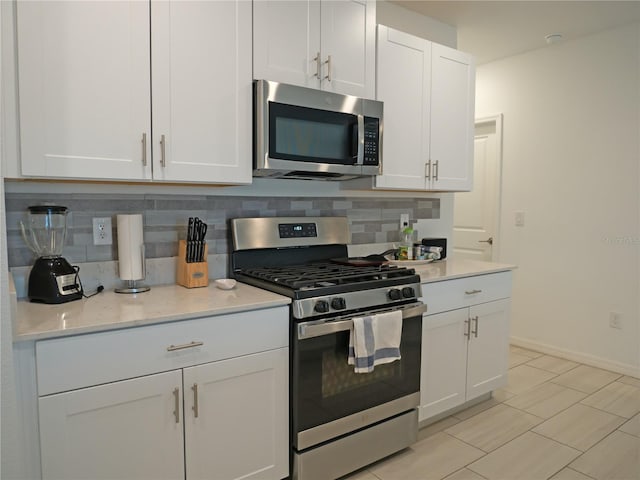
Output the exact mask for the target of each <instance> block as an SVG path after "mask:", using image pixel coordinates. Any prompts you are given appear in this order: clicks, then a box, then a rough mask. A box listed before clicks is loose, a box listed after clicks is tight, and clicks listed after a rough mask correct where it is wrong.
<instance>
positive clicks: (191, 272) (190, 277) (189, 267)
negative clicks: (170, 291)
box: [176, 240, 209, 288]
mask: <svg viewBox="0 0 640 480" xmlns="http://www.w3.org/2000/svg"><path fill="white" fill-rule="evenodd" d="M208 250H209V246H208V245H207V244H205V246H204V258H205V261H204V262H195V263H187V260H186V258H187V241H186V240H179V241H178V261H177V262H176V265H177V270H176V283H178V285H182V286H183V287H187V288H197V287H206V286H208V285H209V264H208V263H207V260H206V258H207V253H208Z"/></svg>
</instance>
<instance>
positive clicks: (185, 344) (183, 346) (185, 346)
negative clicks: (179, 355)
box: [167, 342, 204, 352]
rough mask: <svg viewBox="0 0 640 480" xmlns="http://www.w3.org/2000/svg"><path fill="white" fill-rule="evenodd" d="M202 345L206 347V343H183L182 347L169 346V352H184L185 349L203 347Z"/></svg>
mask: <svg viewBox="0 0 640 480" xmlns="http://www.w3.org/2000/svg"><path fill="white" fill-rule="evenodd" d="M202 345H204V342H190V343H183V344H182V345H169V346H168V347H167V352H175V351H176V350H184V349H185V348H193V347H201V346H202Z"/></svg>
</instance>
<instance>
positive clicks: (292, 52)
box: [253, 0, 320, 88]
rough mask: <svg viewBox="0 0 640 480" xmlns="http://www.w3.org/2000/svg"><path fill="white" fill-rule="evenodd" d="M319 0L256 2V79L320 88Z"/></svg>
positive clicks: (254, 62) (254, 55) (254, 26)
mask: <svg viewBox="0 0 640 480" xmlns="http://www.w3.org/2000/svg"><path fill="white" fill-rule="evenodd" d="M318 55H320V2H319V0H298V1H295V2H292V1H290V0H260V1H255V2H253V77H254V78H256V79H264V80H272V81H275V82H283V83H289V84H292V85H299V86H301V87H310V88H320V79H319V78H318V75H319V71H320V70H319V64H318V63H317V61H316V60H315V58H316V57H317V56H318Z"/></svg>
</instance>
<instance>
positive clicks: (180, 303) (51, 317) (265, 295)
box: [14, 282, 291, 342]
mask: <svg viewBox="0 0 640 480" xmlns="http://www.w3.org/2000/svg"><path fill="white" fill-rule="evenodd" d="M289 303H291V299H290V298H288V297H284V296H282V295H278V294H275V293H271V292H268V291H266V290H262V289H259V288H255V287H252V286H250V285H246V284H243V283H238V284H237V285H236V286H235V287H234V288H233V289H232V290H221V289H219V288H217V287H216V286H215V285H214V283H213V282H211V283H210V284H209V286H208V287H202V288H191V289H189V288H185V287H182V286H180V285H158V286H152V287H151V290H150V291H148V292H144V293H137V294H122V293H115V292H114V291H113V290H111V291H107V290H105V291H104V292H102V293H100V294H98V295H96V296H95V297H91V298H83V299H81V300H75V301H72V302H68V303H63V304H60V305H44V304H41V303H31V302H29V301H26V300H20V301H18V302H16V304H15V305H16V310H15V315H14V320H15V323H14V341H15V342H19V341H26V340H42V339H45V338H54V337H63V336H68V335H76V334H81V333H91V332H100V331H106V330H113V329H118V328H127V327H135V326H143V325H151V324H154V323H162V322H170V321H175V320H186V319H191V318H198V317H206V316H213V315H222V314H226V313H235V312H242V311H249V310H259V309H263V308H270V307H277V306H283V305H289Z"/></svg>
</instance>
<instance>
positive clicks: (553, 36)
mask: <svg viewBox="0 0 640 480" xmlns="http://www.w3.org/2000/svg"><path fill="white" fill-rule="evenodd" d="M544 39H545V40H546V41H547V43H548V44H549V45H552V44H554V43H558V42H560V41H561V40H562V34H561V33H550V34H549V35H545V37H544Z"/></svg>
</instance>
